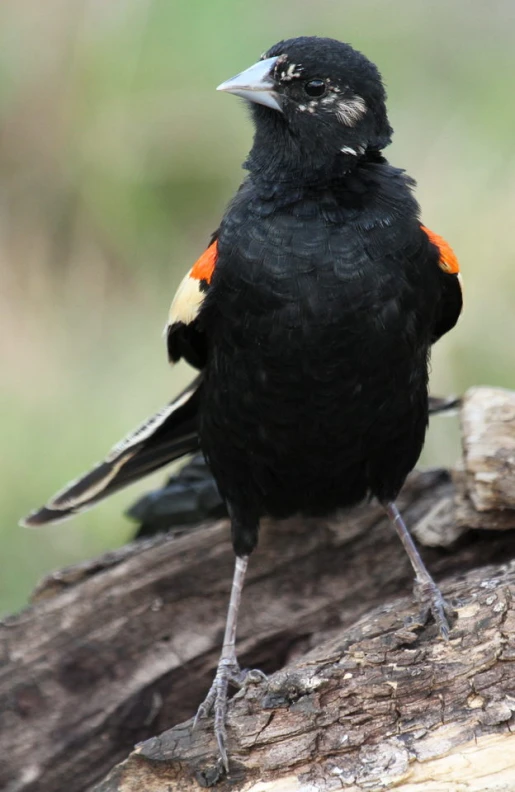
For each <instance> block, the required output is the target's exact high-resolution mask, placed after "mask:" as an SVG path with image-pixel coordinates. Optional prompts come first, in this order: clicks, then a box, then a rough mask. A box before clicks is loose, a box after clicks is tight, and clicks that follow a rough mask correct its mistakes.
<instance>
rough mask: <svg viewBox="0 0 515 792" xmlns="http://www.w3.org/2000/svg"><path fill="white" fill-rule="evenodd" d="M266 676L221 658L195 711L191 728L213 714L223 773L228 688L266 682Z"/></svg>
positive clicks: (232, 660) (225, 754)
mask: <svg viewBox="0 0 515 792" xmlns="http://www.w3.org/2000/svg"><path fill="white" fill-rule="evenodd" d="M266 678H267V677H266V674H264V673H263V671H259V669H257V668H254V669H248V668H245V669H243V670H242V669H241V668H240V666H239V664H238V661H237V660H236V657H228V658H222V659H221V660H220V662H219V664H218V668H217V670H216V676H215V678H214V680H213V684H212V685H211V687H210V688H209V692H208V694H207V696H206V698H205V699H204V701H203V702H202V704H201V705H200V707H199V708H198V710H197V714H196V715H195V720H194V722H193V728H195V726H196V725H197V723H198V721H199V719H200V718H207V717H208V716H209V715H211V713H213V714H214V731H215V737H216V741H217V743H218V750H219V752H220V759H221V761H222V765H223V767H224V768H225V771H226V772H227V773H228V772H229V758H228V755H227V748H226V742H227V732H226V728H225V720H226V716H227V702H228V695H227V694H228V688H229V684H231V685H234V686H235V687H237V688H240V689H242V688H246V687H247V685H249V684H257V683H259V682H263V681H264V680H266Z"/></svg>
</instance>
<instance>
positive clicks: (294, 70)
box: [279, 63, 302, 82]
mask: <svg viewBox="0 0 515 792" xmlns="http://www.w3.org/2000/svg"><path fill="white" fill-rule="evenodd" d="M279 76H280V79H281V82H291V80H295V79H298V78H299V77H301V76H302V66H299V65H298V64H297V63H289V64H288V66H287V68H286V69H283V70H282V71H281V73H280V75H279Z"/></svg>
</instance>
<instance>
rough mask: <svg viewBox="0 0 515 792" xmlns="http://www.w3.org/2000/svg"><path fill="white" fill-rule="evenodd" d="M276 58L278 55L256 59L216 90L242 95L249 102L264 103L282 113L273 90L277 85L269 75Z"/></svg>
mask: <svg viewBox="0 0 515 792" xmlns="http://www.w3.org/2000/svg"><path fill="white" fill-rule="evenodd" d="M278 59H279V58H278V57H277V58H266V60H262V61H258V63H255V64H254V65H253V66H251V67H250V68H249V69H246V70H245V71H243V72H241V74H237V75H236V77H231V79H230V80H226V81H225V82H223V83H222V84H221V85H219V86H218V88H217V89H216V90H217V91H227V93H232V94H236V96H243V98H244V99H247V100H248V101H249V102H255V103H256V104H261V105H265V106H266V107H271V108H272V110H278V111H279V112H280V113H282V107H281V105H280V103H279V97H278V95H277V93H276V91H275V89H276V87H277V86H276V84H275V82H274V79H273V77H272V76H271V73H272V71H273V68H274V66H275V64H276V63H277V61H278Z"/></svg>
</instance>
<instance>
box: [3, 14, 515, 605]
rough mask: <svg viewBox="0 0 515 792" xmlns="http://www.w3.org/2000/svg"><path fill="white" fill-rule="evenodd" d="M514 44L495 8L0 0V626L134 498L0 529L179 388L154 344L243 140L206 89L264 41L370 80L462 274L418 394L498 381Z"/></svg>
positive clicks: (439, 437)
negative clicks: (456, 303) (43, 523)
mask: <svg viewBox="0 0 515 792" xmlns="http://www.w3.org/2000/svg"><path fill="white" fill-rule="evenodd" d="M514 33H515V4H513V2H512V0H492V1H491V2H489V3H482V2H480V1H479V0H454V2H453V3H449V2H448V0H436V2H432V3H427V2H426V1H425V0H346V2H345V3H342V2H340V1H338V0H334V1H333V2H330V0H319V2H317V3H308V2H303V1H302V0H274V2H270V0H261V1H260V2H259V3H250V2H237V0H215V2H209V1H208V0H202V1H201V0H190V1H189V2H186V0H175V2H174V0H118V1H117V2H114V1H113V0H111V2H106V0H45V2H44V3H41V2H40V1H39V0H3V3H2V4H1V5H0V185H1V192H0V278H1V289H0V355H1V358H2V388H1V393H0V408H1V413H0V443H1V448H2V454H1V456H0V481H1V493H2V495H1V508H0V542H1V544H2V549H3V552H2V562H1V568H2V569H1V579H0V611H1V610H3V611H6V610H10V609H13V608H16V607H19V606H21V605H22V604H23V603H24V602H25V601H26V598H27V595H28V592H29V591H30V588H31V587H32V586H33V584H34V583H35V582H36V580H37V578H38V577H39V576H41V574H42V573H43V572H45V571H48V570H51V569H54V568H57V567H59V566H62V565H64V564H67V563H71V562H74V561H77V560H79V559H81V558H85V557H87V556H90V555H93V554H95V553H98V552H100V551H102V550H104V549H107V548H109V547H112V546H115V545H118V544H120V543H122V542H123V541H125V540H126V539H127V538H128V537H129V536H130V534H131V530H132V527H131V525H130V524H129V523H128V522H127V521H126V520H125V519H124V518H123V516H122V513H123V510H124V508H125V506H126V505H127V504H128V503H130V502H131V500H132V499H133V498H134V497H135V495H136V492H135V491H134V490H132V491H129V492H128V493H124V494H122V495H120V496H119V497H116V498H114V499H112V500H111V501H108V502H106V503H105V504H104V505H102V506H101V507H99V508H98V509H97V510H95V511H93V512H91V513H87V514H85V515H83V516H81V517H79V518H77V519H76V520H75V521H74V523H73V524H70V525H65V526H55V527H51V528H48V529H45V530H41V531H40V532H33V531H28V530H22V529H19V528H18V527H17V525H16V523H17V520H18V518H19V517H20V515H23V514H24V513H26V512H27V511H28V510H29V509H30V508H32V507H34V506H36V505H39V504H40V503H41V502H42V501H43V500H44V499H46V497H47V496H48V495H49V494H50V493H52V492H54V491H55V489H56V488H57V487H59V486H60V485H62V484H63V483H64V482H66V481H67V480H68V479H69V478H70V477H71V476H73V475H76V474H78V473H79V472H80V471H82V470H83V469H84V468H86V467H87V466H89V465H90V463H91V462H92V461H94V460H95V459H97V458H99V457H100V456H101V455H102V454H103V453H104V451H105V450H106V449H107V448H108V447H109V446H110V444H111V443H112V442H114V441H116V440H117V439H118V437H119V436H121V435H123V434H125V433H126V432H127V431H128V430H129V429H130V428H131V427H132V426H133V425H134V424H136V423H137V422H138V421H139V420H141V419H142V418H144V417H145V416H146V415H147V414H148V413H149V412H150V411H152V410H153V409H155V408H157V407H158V406H160V404H161V403H163V402H165V401H167V400H168V399H169V398H170V397H171V396H172V395H173V394H174V393H175V392H176V390H177V388H178V387H179V385H180V384H181V383H182V382H183V381H184V380H185V379H186V378H187V377H188V376H189V372H188V371H187V370H186V368H180V367H179V368H178V369H177V370H173V371H172V372H170V370H169V368H168V367H167V365H166V361H165V354H164V349H163V344H162V342H161V340H160V331H161V328H162V326H163V324H164V320H165V317H166V313H167V309H168V304H169V302H170V299H171V297H172V295H173V293H174V289H175V286H176V285H177V283H178V281H179V279H180V278H181V276H182V274H183V273H184V272H185V270H186V269H187V268H188V267H189V266H190V264H191V262H192V261H194V260H195V258H196V257H197V255H198V254H199V253H200V252H201V251H202V248H203V245H204V244H205V242H206V240H207V238H208V235H209V233H210V232H211V231H212V230H214V228H216V225H217V222H218V219H219V217H220V215H221V213H222V211H223V208H224V205H225V203H226V202H227V200H228V199H229V197H230V196H231V194H232V192H233V190H234V189H235V187H236V185H237V184H238V182H239V180H240V179H241V171H240V163H241V162H242V160H243V158H244V156H245V153H246V151H247V150H248V147H249V143H250V139H251V129H250V125H249V122H248V117H247V115H248V114H247V113H246V112H245V110H244V107H243V106H242V104H241V103H239V102H237V101H235V100H234V99H233V98H229V97H227V96H220V95H219V94H216V93H215V91H214V90H213V89H214V87H215V86H216V85H217V84H218V83H219V82H221V81H222V80H223V79H225V78H227V77H229V76H231V75H232V74H234V73H237V72H238V71H240V70H241V69H242V68H244V67H245V66H247V65H249V64H250V63H251V62H253V61H254V60H255V59H257V57H258V56H259V55H260V53H261V52H262V51H263V50H265V49H266V48H267V47H269V46H270V45H271V44H272V43H273V42H274V41H276V40H279V39H280V38H284V37H290V36H294V35H299V34H319V35H331V36H335V37H337V38H341V39H343V40H346V41H350V42H351V43H352V44H354V46H356V47H357V48H359V49H362V50H363V51H364V52H365V53H366V54H367V55H368V56H369V57H370V58H372V59H373V60H374V61H376V62H377V63H378V65H379V66H380V68H381V71H382V73H383V75H384V78H385V80H386V83H387V86H388V90H389V108H390V117H391V121H392V123H393V126H394V127H395V129H396V136H395V142H394V144H393V146H392V147H391V149H390V151H389V152H388V156H389V158H390V159H391V160H392V162H394V163H395V164H397V165H400V166H402V167H405V168H406V169H407V170H408V172H409V173H410V174H411V175H413V176H414V177H415V178H416V179H417V181H418V184H419V187H418V197H419V200H420V202H421V204H422V206H423V208H424V222H425V223H426V224H427V225H429V226H430V227H432V228H434V229H435V230H436V231H437V232H438V233H441V234H443V235H444V236H446V237H447V238H448V239H449V240H450V241H451V242H452V244H453V246H454V247H455V249H456V252H457V253H458V255H459V257H460V259H461V262H462V268H463V270H464V275H465V280H466V311H465V314H464V317H463V319H462V321H461V322H460V325H459V327H458V328H457V330H456V331H454V332H453V333H452V334H451V336H450V337H449V338H447V339H445V340H444V341H443V342H442V343H441V344H440V345H438V348H437V350H436V351H435V354H434V358H433V375H432V390H433V392H435V393H436V392H438V393H450V392H461V391H463V390H464V389H465V388H466V387H468V386H469V385H472V384H479V383H484V382H488V383H490V384H498V385H504V386H507V387H513V385H514V375H513V362H514V361H513V345H512V339H513V338H514V337H515V312H514V310H513V297H514V294H515V267H513V241H512V240H513V236H512V227H511V224H512V222H513V220H512V218H513V216H514V215H515V188H514V184H515V180H514V176H515V159H514V155H513V150H512V141H513V138H514V134H515V112H514V105H513V100H512V92H513V87H512V85H513V73H514V71H515V48H514V47H513V40H514ZM457 438H458V432H457V427H456V426H455V425H453V424H452V423H451V422H449V421H444V420H443V419H441V420H440V421H437V422H435V426H434V427H433V429H432V430H431V434H430V438H429V441H428V448H427V451H426V452H425V459H429V460H430V461H432V462H435V463H437V462H440V463H441V462H449V461H452V459H453V458H454V457H455V456H456V454H457V451H458V447H457V443H458V439H457ZM159 479H160V477H158V478H157V479H155V480H157V481H158V480H159ZM151 485H152V481H149V482H145V483H144V484H143V485H142V486H141V487H140V490H141V489H144V488H146V487H150V486H151Z"/></svg>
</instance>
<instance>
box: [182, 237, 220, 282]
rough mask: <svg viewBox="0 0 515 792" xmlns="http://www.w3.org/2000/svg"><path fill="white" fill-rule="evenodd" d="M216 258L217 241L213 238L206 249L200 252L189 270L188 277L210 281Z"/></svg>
mask: <svg viewBox="0 0 515 792" xmlns="http://www.w3.org/2000/svg"><path fill="white" fill-rule="evenodd" d="M217 258H218V243H217V241H216V239H215V241H214V242H212V243H211V245H209V247H208V248H207V250H205V251H204V253H202V255H201V256H200V258H198V259H197V260H196V262H195V264H194V265H193V267H192V268H191V270H190V273H189V274H190V278H195V279H196V280H201V281H206V283H211V278H212V277H213V272H214V271H215V266H216V260H217Z"/></svg>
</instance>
